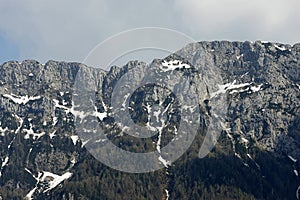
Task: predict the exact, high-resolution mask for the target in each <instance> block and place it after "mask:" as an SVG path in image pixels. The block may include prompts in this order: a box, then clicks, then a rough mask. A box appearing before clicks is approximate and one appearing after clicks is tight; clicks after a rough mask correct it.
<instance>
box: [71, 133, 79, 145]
mask: <svg viewBox="0 0 300 200" xmlns="http://www.w3.org/2000/svg"><path fill="white" fill-rule="evenodd" d="M71 139H72V142H73V144H74V146H76V144H77V142H78V140H79V137H78V136H77V135H72V136H71Z"/></svg>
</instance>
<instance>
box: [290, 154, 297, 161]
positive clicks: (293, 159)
mask: <svg viewBox="0 0 300 200" xmlns="http://www.w3.org/2000/svg"><path fill="white" fill-rule="evenodd" d="M288 157H289V159H291V161H293V162H297V159H295V158H293V157H292V156H290V155H288Z"/></svg>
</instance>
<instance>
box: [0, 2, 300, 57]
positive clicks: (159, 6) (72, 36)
mask: <svg viewBox="0 0 300 200" xmlns="http://www.w3.org/2000/svg"><path fill="white" fill-rule="evenodd" d="M0 2H1V6H0V33H1V34H2V37H3V35H4V37H5V38H7V41H12V42H13V43H14V44H17V46H18V48H19V53H20V57H19V59H20V60H22V59H26V58H33V59H37V60H39V61H41V62H45V61H47V60H48V59H56V60H67V61H82V60H83V59H84V57H85V56H86V55H87V54H88V52H89V51H90V50H91V49H92V48H93V47H94V46H96V45H97V44H98V43H99V42H101V41H103V40H104V39H106V38H108V37H109V36H111V35H113V34H116V33H118V32H120V31H123V30H126V29H129V28H136V27H142V26H160V27H166V28H172V29H176V30H179V31H182V32H185V33H187V34H189V35H191V36H193V37H194V38H195V39H197V40H217V39H229V40H257V39H262V40H271V41H279V42H287V43H295V42H298V41H299V35H300V25H299V22H298V19H300V12H298V8H299V7H300V2H299V1H298V0H286V1H281V0H272V1H269V0H252V1H250V0H164V1H162V0H152V1H141V0H128V1H117V0H87V1H74V0H62V1H58V0H57V1H56V0H52V1H46V0H39V1H36V0H27V1H22V0H14V1H9V0H0Z"/></svg>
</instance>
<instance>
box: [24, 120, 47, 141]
mask: <svg viewBox="0 0 300 200" xmlns="http://www.w3.org/2000/svg"><path fill="white" fill-rule="evenodd" d="M23 131H25V132H26V135H25V136H24V139H26V140H28V139H29V138H30V136H31V135H32V136H33V139H34V140H36V139H39V138H40V137H42V136H43V135H45V132H41V133H35V132H34V131H33V129H32V124H30V129H23Z"/></svg>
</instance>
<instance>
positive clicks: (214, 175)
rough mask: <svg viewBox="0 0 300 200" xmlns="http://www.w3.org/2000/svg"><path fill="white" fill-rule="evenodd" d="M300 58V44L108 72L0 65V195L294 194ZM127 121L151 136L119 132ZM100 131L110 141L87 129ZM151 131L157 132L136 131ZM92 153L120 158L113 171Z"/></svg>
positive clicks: (192, 47)
mask: <svg viewBox="0 0 300 200" xmlns="http://www.w3.org/2000/svg"><path fill="white" fill-rule="evenodd" d="M299 58H300V44H295V45H285V44H279V43H268V42H260V41H257V42H227V41H214V42H199V43H193V44H189V45H187V46H186V47H184V48H182V49H180V50H179V51H177V52H175V53H174V54H172V55H170V56H168V57H166V58H164V59H163V60H159V59H155V60H153V62H152V63H150V64H146V63H144V62H140V61H131V62H128V63H127V64H126V65H125V66H122V67H117V66H112V67H111V69H110V70H109V71H104V70H101V69H98V68H93V67H89V66H86V65H84V64H80V63H66V62H57V61H48V62H47V63H45V64H40V63H39V62H37V61H34V60H25V61H23V62H22V63H19V62H6V63H4V64H2V65H1V66H0V110H1V112H0V144H1V145H0V162H1V164H0V166H1V168H0V196H1V198H2V199H24V198H25V199H70V200H71V199H299V193H300V181H299V176H298V173H299V172H300V171H299V170H300V165H299V159H300V105H299V99H300V59H299ZM178 81H179V82H180V84H179V83H178ZM141 83H147V84H141ZM116 90H117V94H115V93H114V91H116ZM130 92H131V93H130ZM90 93H91V94H90ZM118 94H119V95H120V96H118ZM122 95H123V96H122ZM126 95H127V96H126ZM124 96H126V98H125V97H124ZM195 96H196V97H197V98H196V100H197V101H195ZM125 101H126V102H127V104H125V103H124V102H125ZM195 105H196V106H195ZM80 109H82V110H80ZM88 109H89V112H88ZM90 109H92V110H90ZM125 111H126V112H125ZM125 113H129V115H130V117H131V119H132V121H133V122H134V123H132V122H130V120H128V119H127V118H125V117H124V115H125ZM118 120H120V121H121V122H122V123H123V125H120V124H119V123H118ZM196 122H197V123H196ZM130 123H131V125H132V124H136V125H139V127H146V129H145V130H146V131H145V132H144V131H141V130H142V129H140V128H139V129H134V128H133V129H130V127H126V126H124V124H125V125H126V124H127V125H128V124H130ZM95 124H99V126H100V127H101V130H102V132H103V135H104V136H105V138H103V137H102V136H103V135H95V134H94V130H96V129H93V128H94V125H95ZM129 129H130V130H133V131H131V132H133V135H130V134H128V132H129ZM143 130H144V129H143ZM147 130H155V131H156V134H155V135H152V136H151V137H147V138H146V137H145V138H138V137H135V136H137V135H134V133H137V132H138V133H137V134H138V135H142V134H148V133H149V132H148V131H147ZM155 131H154V132H155ZM194 133H195V135H193V134H194ZM190 135H191V136H192V137H190V139H186V140H183V142H182V143H178V144H180V145H176V146H171V147H170V148H169V149H168V150H169V153H164V151H165V149H164V148H163V147H164V146H167V145H168V144H169V143H172V142H174V141H175V142H176V141H177V140H179V141H180V140H181V139H182V138H185V136H190ZM187 138H188V137H187ZM108 140H109V141H111V143H112V144H114V145H115V146H117V147H119V148H121V149H124V150H128V151H131V152H135V153H144V152H153V151H156V154H155V155H153V159H151V160H150V161H149V160H146V161H145V162H143V163H142V164H143V165H141V166H136V165H135V164H134V162H133V158H132V160H131V159H127V160H126V159H124V158H126V157H123V156H120V157H117V156H119V155H116V156H114V157H111V158H109V159H108V158H105V157H104V156H103V154H99V152H101V147H102V146H105V144H107V142H108ZM216 140H217V141H218V142H217V143H216V144H215V142H216ZM176 144H177V143H176ZM186 147H188V148H186ZM207 153H208V154H207ZM181 154H182V155H181ZM206 154H207V155H206ZM113 155H115V154H113ZM101 156H103V157H104V158H102V157H101ZM95 157H96V158H97V159H98V160H99V159H100V160H101V159H104V161H108V162H109V161H111V160H113V161H115V160H116V161H118V160H125V161H124V162H122V163H121V164H120V163H117V164H115V163H113V162H110V163H109V164H110V165H114V164H115V168H111V167H109V166H107V165H106V164H103V162H100V161H98V160H97V159H96V158H95ZM178 157H179V158H178ZM177 158H178V159H177ZM170 161H174V162H170ZM124 166H126V167H124ZM156 167H157V168H161V169H159V170H155V169H156ZM118 169H125V170H123V171H119V170H118ZM144 169H146V170H148V171H147V172H146V173H128V172H134V170H137V171H136V172H142V171H143V170H144Z"/></svg>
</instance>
